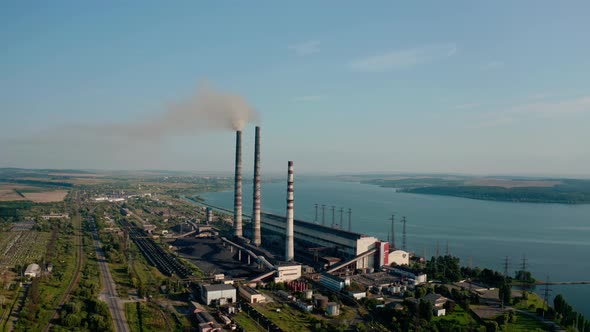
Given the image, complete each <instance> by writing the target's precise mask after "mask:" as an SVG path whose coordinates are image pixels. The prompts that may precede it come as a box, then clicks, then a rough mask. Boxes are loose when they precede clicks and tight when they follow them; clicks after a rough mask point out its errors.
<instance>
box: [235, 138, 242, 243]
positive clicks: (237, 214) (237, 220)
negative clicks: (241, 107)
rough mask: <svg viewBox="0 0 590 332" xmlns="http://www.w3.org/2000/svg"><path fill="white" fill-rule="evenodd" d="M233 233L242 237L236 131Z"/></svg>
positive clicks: (239, 140) (239, 144)
mask: <svg viewBox="0 0 590 332" xmlns="http://www.w3.org/2000/svg"><path fill="white" fill-rule="evenodd" d="M234 181H235V182H234V231H235V233H234V234H235V236H237V237H238V236H239V237H241V236H242V131H241V130H238V131H236V173H235V178H234Z"/></svg>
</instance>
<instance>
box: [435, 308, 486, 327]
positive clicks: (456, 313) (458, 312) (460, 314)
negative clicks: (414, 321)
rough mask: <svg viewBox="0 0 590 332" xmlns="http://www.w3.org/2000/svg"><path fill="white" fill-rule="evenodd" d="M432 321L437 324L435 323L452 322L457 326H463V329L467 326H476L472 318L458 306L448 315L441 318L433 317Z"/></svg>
mask: <svg viewBox="0 0 590 332" xmlns="http://www.w3.org/2000/svg"><path fill="white" fill-rule="evenodd" d="M432 320H433V321H435V322H437V321H442V322H445V321H448V322H451V321H454V322H456V323H457V324H459V325H461V326H464V327H468V326H477V325H478V324H477V322H476V321H475V319H473V317H471V315H470V314H469V313H468V312H467V311H465V310H464V309H463V308H461V307H460V306H456V307H455V309H454V310H453V312H451V313H449V314H448V315H446V316H441V317H434V318H433V319H432Z"/></svg>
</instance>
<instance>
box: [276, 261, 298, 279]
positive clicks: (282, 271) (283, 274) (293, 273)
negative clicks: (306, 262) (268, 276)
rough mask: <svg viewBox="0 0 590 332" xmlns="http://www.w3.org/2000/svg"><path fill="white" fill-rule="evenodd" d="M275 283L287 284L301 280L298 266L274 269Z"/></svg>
mask: <svg viewBox="0 0 590 332" xmlns="http://www.w3.org/2000/svg"><path fill="white" fill-rule="evenodd" d="M276 268H277V269H276V277H275V282H289V281H293V280H297V279H299V278H301V265H300V264H285V265H278V266H277V267H276Z"/></svg>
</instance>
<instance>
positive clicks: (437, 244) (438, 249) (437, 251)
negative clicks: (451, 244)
mask: <svg viewBox="0 0 590 332" xmlns="http://www.w3.org/2000/svg"><path fill="white" fill-rule="evenodd" d="M438 257H440V241H438V240H436V258H438Z"/></svg>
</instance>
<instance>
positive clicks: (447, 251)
mask: <svg viewBox="0 0 590 332" xmlns="http://www.w3.org/2000/svg"><path fill="white" fill-rule="evenodd" d="M445 255H446V256H450V255H451V252H450V251H449V240H447V248H446V249H445Z"/></svg>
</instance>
